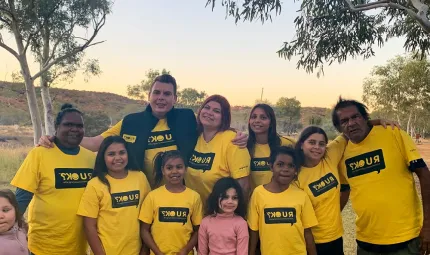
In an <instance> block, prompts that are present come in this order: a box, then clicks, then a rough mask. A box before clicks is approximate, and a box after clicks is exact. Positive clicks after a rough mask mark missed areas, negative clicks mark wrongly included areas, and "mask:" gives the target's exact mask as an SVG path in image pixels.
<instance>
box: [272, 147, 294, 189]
mask: <svg viewBox="0 0 430 255" xmlns="http://www.w3.org/2000/svg"><path fill="white" fill-rule="evenodd" d="M270 168H271V169H272V172H273V177H272V178H273V180H274V181H275V182H277V183H278V184H280V185H289V184H290V183H291V182H292V181H293V180H294V179H295V178H296V173H297V172H296V169H295V166H294V163H293V158H292V157H291V156H290V155H287V154H279V155H278V156H276V160H275V162H273V164H272V165H270Z"/></svg>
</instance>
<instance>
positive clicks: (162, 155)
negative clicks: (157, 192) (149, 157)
mask: <svg viewBox="0 0 430 255" xmlns="http://www.w3.org/2000/svg"><path fill="white" fill-rule="evenodd" d="M176 158H180V159H182V161H184V166H185V167H187V164H186V162H185V160H184V158H183V157H182V154H181V152H180V151H178V150H172V151H166V152H159V153H157V155H155V158H154V184H155V187H159V186H160V184H161V181H162V180H163V168H164V166H165V165H166V163H167V161H168V160H169V159H176Z"/></svg>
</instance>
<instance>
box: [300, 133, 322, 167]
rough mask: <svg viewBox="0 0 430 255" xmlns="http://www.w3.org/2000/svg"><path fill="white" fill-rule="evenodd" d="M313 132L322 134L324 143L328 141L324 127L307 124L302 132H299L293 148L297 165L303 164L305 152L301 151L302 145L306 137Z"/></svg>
mask: <svg viewBox="0 0 430 255" xmlns="http://www.w3.org/2000/svg"><path fill="white" fill-rule="evenodd" d="M313 134H322V135H323V136H324V139H325V142H326V144H327V142H328V138H327V134H326V132H325V131H324V129H322V128H320V127H317V126H309V127H307V128H305V129H303V131H302V133H300V137H299V140H298V141H297V143H296V146H295V148H294V149H295V150H296V154H297V164H298V165H299V166H303V165H304V164H305V154H304V153H303V150H302V145H303V143H304V142H305V141H306V139H308V138H309V136H311V135H313Z"/></svg>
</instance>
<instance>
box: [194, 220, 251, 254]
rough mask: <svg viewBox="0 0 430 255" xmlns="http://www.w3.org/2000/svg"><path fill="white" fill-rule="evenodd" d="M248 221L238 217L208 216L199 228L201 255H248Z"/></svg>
mask: <svg viewBox="0 0 430 255" xmlns="http://www.w3.org/2000/svg"><path fill="white" fill-rule="evenodd" d="M248 242H249V233H248V225H247V223H246V221H245V220H244V219H243V218H242V217H240V216H237V215H223V214H217V215H216V216H207V217H205V218H204V219H203V220H202V223H201V224H200V228H199V245H198V248H199V252H198V254H199V255H248Z"/></svg>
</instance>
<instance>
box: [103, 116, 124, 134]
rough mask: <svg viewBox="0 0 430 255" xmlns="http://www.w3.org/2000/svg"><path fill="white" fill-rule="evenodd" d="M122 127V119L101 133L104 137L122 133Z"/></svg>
mask: <svg viewBox="0 0 430 255" xmlns="http://www.w3.org/2000/svg"><path fill="white" fill-rule="evenodd" d="M121 127H122V120H120V121H118V123H116V124H115V126H113V127H111V128H109V129H108V130H106V131H105V132H103V133H102V134H101V136H103V138H106V137H109V136H114V135H120V134H121Z"/></svg>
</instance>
